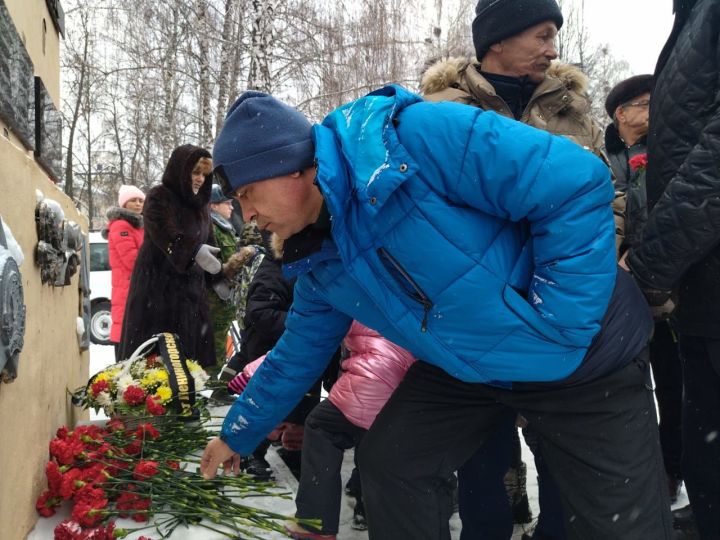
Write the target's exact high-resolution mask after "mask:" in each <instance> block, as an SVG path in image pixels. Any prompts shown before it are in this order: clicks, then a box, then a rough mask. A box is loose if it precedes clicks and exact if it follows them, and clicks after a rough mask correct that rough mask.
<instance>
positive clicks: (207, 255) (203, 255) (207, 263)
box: [195, 244, 222, 274]
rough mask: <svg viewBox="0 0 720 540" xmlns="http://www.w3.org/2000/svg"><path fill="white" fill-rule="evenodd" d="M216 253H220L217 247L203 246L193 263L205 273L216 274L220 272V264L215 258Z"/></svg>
mask: <svg viewBox="0 0 720 540" xmlns="http://www.w3.org/2000/svg"><path fill="white" fill-rule="evenodd" d="M218 253H220V248H219V247H214V246H210V245H208V244H203V245H202V246H200V249H198V252H197V253H196V254H195V262H196V263H197V265H198V266H199V267H200V268H202V269H203V270H205V271H206V272H208V273H210V274H217V273H218V272H220V270H222V264H220V260H219V259H218V258H217V254H218Z"/></svg>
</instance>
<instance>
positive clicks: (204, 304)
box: [120, 144, 221, 366]
mask: <svg viewBox="0 0 720 540" xmlns="http://www.w3.org/2000/svg"><path fill="white" fill-rule="evenodd" d="M211 174H212V160H211V159H210V153H209V152H208V151H207V150H205V149H203V148H199V147H197V146H193V145H190V144H186V145H183V146H179V147H177V148H176V149H175V150H173V153H172V155H171V156H170V160H169V161H168V163H167V166H166V168H165V172H164V173H163V177H162V183H161V184H160V185H158V186H155V187H153V188H152V189H151V190H150V191H149V192H148V195H147V198H146V200H145V207H144V209H143V217H144V221H145V241H144V242H143V245H142V247H141V248H140V252H139V254H138V258H137V262H136V264H135V270H134V271H133V275H132V281H131V283H130V294H129V296H128V302H127V307H126V310H125V320H124V322H123V333H122V341H121V343H120V357H121V358H123V359H125V358H128V357H129V356H130V355H131V354H132V353H133V351H134V350H135V349H136V348H137V347H138V346H139V345H141V344H142V343H143V342H144V341H145V340H147V339H148V338H150V337H152V336H153V335H154V334H157V333H161V332H172V333H175V334H177V335H178V336H179V337H180V342H181V343H182V345H183V346H184V350H185V354H186V355H187V357H188V358H191V359H193V360H197V361H198V362H199V363H200V364H201V365H202V366H212V365H214V364H215V351H214V345H213V327H212V320H211V318H210V311H209V307H208V298H207V289H206V286H205V275H206V274H205V273H206V272H208V273H210V274H218V273H219V272H220V270H221V264H220V261H219V260H218V259H217V257H216V255H217V253H218V252H219V248H215V247H212V246H210V245H208V243H210V244H213V243H214V240H213V237H212V229H211V222H210V212H209V211H208V203H209V201H210V191H211V188H212V181H211V178H210V177H211Z"/></svg>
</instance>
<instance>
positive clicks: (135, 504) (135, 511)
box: [115, 492, 150, 521]
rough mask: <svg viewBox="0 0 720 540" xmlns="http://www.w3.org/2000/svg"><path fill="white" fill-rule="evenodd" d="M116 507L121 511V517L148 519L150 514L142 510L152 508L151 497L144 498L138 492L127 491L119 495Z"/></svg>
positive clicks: (137, 519)
mask: <svg viewBox="0 0 720 540" xmlns="http://www.w3.org/2000/svg"><path fill="white" fill-rule="evenodd" d="M115 507H116V508H117V509H118V510H119V511H120V517H128V516H130V517H132V519H134V520H135V521H147V519H148V514H147V512H143V511H142V510H147V509H148V508H150V499H144V498H142V497H140V495H138V494H137V493H130V492H125V493H122V494H121V495H120V497H118V500H117V501H116V502H115Z"/></svg>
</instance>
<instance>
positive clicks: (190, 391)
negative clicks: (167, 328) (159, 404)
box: [157, 332, 198, 418]
mask: <svg viewBox="0 0 720 540" xmlns="http://www.w3.org/2000/svg"><path fill="white" fill-rule="evenodd" d="M157 338H158V342H157V350H158V353H159V354H160V357H161V358H162V360H163V364H164V365H165V369H166V370H167V372H168V383H169V384H170V390H172V393H173V404H174V406H175V411H176V412H177V414H178V415H180V416H183V417H188V418H197V416H198V411H197V409H195V380H194V379H193V377H192V375H191V374H190V370H189V369H188V367H187V356H185V352H184V350H183V347H182V344H181V343H180V338H178V336H177V335H176V334H171V333H169V332H164V333H162V334H158V335H157Z"/></svg>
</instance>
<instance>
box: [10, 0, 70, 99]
mask: <svg viewBox="0 0 720 540" xmlns="http://www.w3.org/2000/svg"><path fill="white" fill-rule="evenodd" d="M4 1H5V6H6V7H7V10H8V11H9V12H10V17H12V20H13V22H14V23H15V29H16V30H17V32H18V34H20V37H21V38H22V40H23V42H24V43H25V49H26V50H27V52H28V54H29V55H30V58H32V61H33V65H34V67H35V75H37V76H38V77H40V78H41V79H42V80H43V82H44V83H45V87H46V88H47V91H48V93H49V94H50V96H51V97H52V99H53V102H54V103H55V108H56V109H60V36H59V35H58V33H57V30H56V29H55V26H54V25H53V21H52V18H51V17H50V13H49V11H48V8H47V4H45V1H44V0H4ZM43 22H44V23H45V25H44V27H43ZM43 28H45V30H46V34H45V50H44V52H43Z"/></svg>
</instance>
